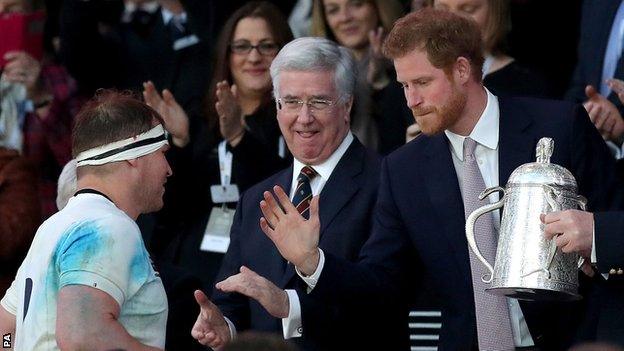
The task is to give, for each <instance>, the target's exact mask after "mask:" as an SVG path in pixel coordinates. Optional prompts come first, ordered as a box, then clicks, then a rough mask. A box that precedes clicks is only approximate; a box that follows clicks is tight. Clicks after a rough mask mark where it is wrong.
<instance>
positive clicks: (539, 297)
mask: <svg viewBox="0 0 624 351" xmlns="http://www.w3.org/2000/svg"><path fill="white" fill-rule="evenodd" d="M485 291H487V292H488V293H490V294H492V295H499V296H507V297H511V298H513V299H518V300H527V301H576V300H580V299H581V295H579V294H577V293H574V292H569V291H557V290H549V289H543V288H527V287H498V288H487V289H485Z"/></svg>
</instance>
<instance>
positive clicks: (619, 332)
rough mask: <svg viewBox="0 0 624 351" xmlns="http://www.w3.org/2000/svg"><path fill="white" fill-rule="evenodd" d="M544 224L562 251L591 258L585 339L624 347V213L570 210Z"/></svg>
mask: <svg viewBox="0 0 624 351" xmlns="http://www.w3.org/2000/svg"><path fill="white" fill-rule="evenodd" d="M542 221H543V222H544V224H545V226H544V233H545V234H546V236H547V237H548V238H553V237H555V236H556V237H555V239H554V240H555V242H556V243H557V246H559V247H560V248H561V250H562V251H563V252H578V253H579V254H580V255H582V256H584V257H587V258H591V262H592V264H593V267H594V268H589V271H588V272H587V274H588V275H592V276H594V282H595V284H594V286H593V289H592V290H591V291H590V294H591V302H592V303H591V304H590V306H589V307H590V308H591V309H590V310H589V313H588V316H587V318H586V321H585V324H586V325H587V327H588V328H589V331H588V333H587V335H586V337H587V338H588V339H591V340H598V341H604V342H610V343H616V344H618V345H620V346H624V322H622V318H621V317H622V311H624V299H622V296H624V235H623V234H624V212H621V211H612V212H596V213H591V212H583V211H578V210H567V211H562V212H552V213H548V214H545V215H544V216H543V219H542ZM594 269H595V271H594ZM595 272H597V273H600V274H594V273H595Z"/></svg>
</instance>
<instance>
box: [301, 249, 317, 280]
mask: <svg viewBox="0 0 624 351" xmlns="http://www.w3.org/2000/svg"><path fill="white" fill-rule="evenodd" d="M320 256H321V255H320V254H319V250H318V248H317V249H315V250H314V251H313V252H312V253H311V255H308V257H307V258H306V259H305V260H304V261H303V262H302V263H301V264H300V265H297V268H298V269H299V271H300V272H301V273H302V274H303V275H305V276H308V277H309V276H311V275H312V274H313V273H314V272H315V271H316V268H317V267H318V264H319V259H320Z"/></svg>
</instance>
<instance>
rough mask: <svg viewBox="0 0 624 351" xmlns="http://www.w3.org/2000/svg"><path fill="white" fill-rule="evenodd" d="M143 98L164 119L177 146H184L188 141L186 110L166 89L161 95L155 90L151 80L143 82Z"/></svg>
mask: <svg viewBox="0 0 624 351" xmlns="http://www.w3.org/2000/svg"><path fill="white" fill-rule="evenodd" d="M143 99H145V103H146V104H147V105H149V106H150V107H151V108H153V109H154V110H156V112H158V113H159V114H160V115H161V116H162V118H163V120H164V121H165V128H166V129H167V131H168V132H169V133H171V136H172V137H173V143H174V144H175V145H176V146H177V147H184V146H186V145H187V144H188V143H189V140H190V138H189V121H188V116H187V115H186V112H184V109H183V108H182V107H181V106H180V105H179V104H178V102H177V101H176V100H175V97H174V96H173V94H171V92H170V91H169V90H167V89H165V90H163V92H162V97H161V96H160V95H159V94H158V91H156V87H155V86H154V83H152V82H151V81H148V82H145V83H143Z"/></svg>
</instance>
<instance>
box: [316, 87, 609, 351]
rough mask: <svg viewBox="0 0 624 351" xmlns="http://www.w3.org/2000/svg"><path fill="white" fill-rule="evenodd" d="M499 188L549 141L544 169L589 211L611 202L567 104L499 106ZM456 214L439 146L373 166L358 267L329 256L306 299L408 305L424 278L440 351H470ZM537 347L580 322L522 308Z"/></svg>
mask: <svg viewBox="0 0 624 351" xmlns="http://www.w3.org/2000/svg"><path fill="white" fill-rule="evenodd" d="M499 102H500V131H499V144H498V149H499V151H498V152H499V183H500V184H501V185H504V184H506V182H507V179H508V178H509V175H510V174H511V172H512V171H513V170H514V169H515V168H516V167H518V166H520V165H521V164H524V163H527V162H535V145H536V143H537V141H538V140H539V139H540V138H541V137H546V136H547V137H551V138H553V139H554V141H555V149H554V154H553V157H552V159H551V160H552V162H553V163H556V164H559V165H561V166H564V167H566V168H568V169H569V170H570V171H571V172H572V173H573V174H574V176H575V177H576V179H577V180H578V183H579V189H580V193H582V194H584V195H586V196H587V197H588V199H589V208H590V209H592V210H600V209H604V208H607V207H608V206H609V204H610V203H611V201H612V200H613V199H612V197H613V194H614V192H612V191H611V190H612V188H611V186H612V184H613V182H614V181H615V177H614V175H613V160H612V157H611V155H610V154H609V151H608V150H607V147H606V145H605V143H604V142H603V140H602V139H601V138H600V135H599V134H598V133H597V131H596V130H595V128H594V127H593V125H592V124H591V122H590V121H589V118H588V116H587V113H586V112H585V110H584V109H583V107H582V106H580V105H572V104H570V103H567V102H553V101H547V100H538V99H528V98H524V99H521V98H515V99H503V98H501V99H499ZM464 225H465V219H464V208H463V201H462V197H461V193H460V188H459V183H458V180H457V175H456V172H455V168H454V165H453V160H452V156H451V151H450V149H449V143H448V139H447V138H446V136H445V135H444V134H440V135H436V136H425V135H422V136H420V137H418V138H416V139H415V140H414V141H412V142H410V143H408V144H407V145H405V146H403V147H402V148H400V149H398V150H397V151H395V152H394V153H392V154H390V155H389V156H387V157H386V159H385V160H384V162H383V164H382V171H381V180H380V190H379V198H378V203H377V205H376V208H375V214H374V223H373V233H372V234H371V238H370V239H369V240H368V242H367V243H366V244H365V245H364V247H363V249H362V252H361V256H360V262H358V263H357V264H352V263H349V262H345V261H344V260H341V259H339V258H337V257H335V256H332V255H331V254H327V255H326V261H325V266H324V269H323V272H322V274H321V276H320V279H319V281H318V284H317V285H316V287H315V289H314V290H313V291H312V293H311V295H312V296H314V297H317V298H324V299H326V300H327V301H328V302H329V303H341V304H344V303H350V302H351V303H361V304H363V303H365V302H366V301H368V300H371V299H410V298H413V296H414V294H413V289H414V288H415V287H417V286H418V283H419V279H418V278H419V277H420V275H422V274H428V275H429V276H430V277H431V281H432V282H433V284H434V285H435V286H434V288H435V290H437V293H438V294H439V295H440V301H441V304H442V306H441V309H442V329H441V335H440V342H439V350H471V349H473V348H474V345H476V343H477V340H476V322H475V312H474V311H475V309H474V301H473V291H472V279H471V272H470V263H469V255H468V246H467V241H466V236H465V232H464ZM521 308H522V310H523V314H524V316H525V318H526V321H527V324H528V326H529V329H530V332H531V335H532V337H533V340H534V341H535V343H536V344H537V346H540V347H542V348H543V349H546V350H557V349H563V348H565V346H566V345H567V344H568V343H569V342H570V340H571V337H572V334H573V332H574V328H575V327H576V324H577V320H578V319H579V318H580V317H582V315H581V314H580V313H578V312H577V310H576V308H580V306H577V305H576V304H572V303H529V302H524V301H522V302H521Z"/></svg>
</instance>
